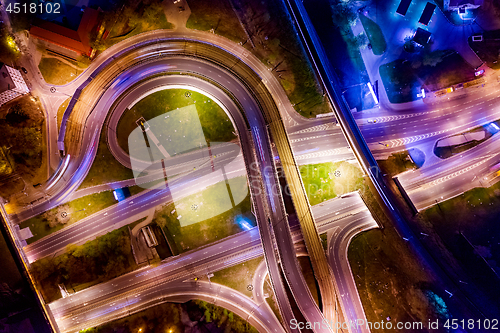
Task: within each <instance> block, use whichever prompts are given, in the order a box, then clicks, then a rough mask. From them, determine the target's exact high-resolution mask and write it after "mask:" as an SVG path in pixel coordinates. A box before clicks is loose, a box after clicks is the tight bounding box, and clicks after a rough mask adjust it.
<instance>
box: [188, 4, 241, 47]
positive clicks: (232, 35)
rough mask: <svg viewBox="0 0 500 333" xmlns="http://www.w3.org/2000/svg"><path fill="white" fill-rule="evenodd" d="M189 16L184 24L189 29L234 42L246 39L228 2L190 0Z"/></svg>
mask: <svg viewBox="0 0 500 333" xmlns="http://www.w3.org/2000/svg"><path fill="white" fill-rule="evenodd" d="M189 9H190V10H191V15H190V16H189V19H188V21H187V23H186V27H187V28H189V29H196V30H202V31H209V30H211V29H213V30H214V32H215V33H216V34H218V35H221V36H224V37H226V38H229V39H231V40H232V41H235V42H244V41H245V40H246V39H247V38H246V35H245V31H243V29H242V27H241V25H240V23H239V21H238V17H237V16H236V15H235V13H234V11H233V9H232V8H231V3H230V0H213V1H209V2H207V1H204V0H191V1H190V2H189Z"/></svg>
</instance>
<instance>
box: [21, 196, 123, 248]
mask: <svg viewBox="0 0 500 333" xmlns="http://www.w3.org/2000/svg"><path fill="white" fill-rule="evenodd" d="M115 203H116V200H115V198H114V197H113V193H112V191H104V192H100V193H94V194H91V195H87V196H84V197H82V198H79V199H75V200H73V201H70V202H68V203H65V204H63V205H60V206H58V207H55V208H52V209H51V210H49V211H46V212H45V213H42V214H40V215H37V216H35V217H32V218H30V219H29V220H26V221H24V222H22V223H21V224H20V227H21V229H22V228H26V227H29V228H30V230H31V232H32V233H33V237H31V238H28V239H27V240H26V241H27V243H28V244H31V243H33V242H35V241H37V240H39V239H42V238H43V237H45V236H48V235H50V234H52V233H54V232H56V231H58V230H61V229H63V228H65V227H67V226H69V225H72V224H73V223H76V222H78V221H80V220H81V219H83V218H85V217H87V216H90V215H92V214H94V213H96V212H98V211H100V210H103V209H105V208H107V207H109V206H111V205H114V204H115Z"/></svg>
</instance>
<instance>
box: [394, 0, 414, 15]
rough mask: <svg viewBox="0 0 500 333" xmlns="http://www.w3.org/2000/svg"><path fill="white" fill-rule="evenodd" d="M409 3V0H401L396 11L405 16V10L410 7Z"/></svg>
mask: <svg viewBox="0 0 500 333" xmlns="http://www.w3.org/2000/svg"><path fill="white" fill-rule="evenodd" d="M410 4H411V0H401V2H400V3H399V6H398V9H397V10H396V13H398V14H401V15H403V16H405V15H406V12H407V11H408V8H410Z"/></svg>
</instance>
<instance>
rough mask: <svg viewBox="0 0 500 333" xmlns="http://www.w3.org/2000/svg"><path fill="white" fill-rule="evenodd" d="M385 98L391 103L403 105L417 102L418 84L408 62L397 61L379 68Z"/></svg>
mask: <svg viewBox="0 0 500 333" xmlns="http://www.w3.org/2000/svg"><path fill="white" fill-rule="evenodd" d="M379 72H380V77H381V78H382V82H383V83H384V88H385V91H386V93H387V97H388V98H389V101H390V102H391V103H405V102H411V101H414V100H417V99H418V97H417V93H418V92H419V89H420V85H421V84H420V82H419V81H418V78H417V76H416V75H415V74H414V71H413V69H412V68H411V63H410V62H409V61H406V62H403V60H401V59H398V60H395V61H393V62H390V63H388V64H385V65H382V66H380V68H379Z"/></svg>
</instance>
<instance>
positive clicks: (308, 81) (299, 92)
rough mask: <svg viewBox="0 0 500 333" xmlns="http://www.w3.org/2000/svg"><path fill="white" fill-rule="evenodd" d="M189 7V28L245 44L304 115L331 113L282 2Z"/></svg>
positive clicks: (197, 1) (198, 1)
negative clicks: (212, 30) (209, 31)
mask: <svg viewBox="0 0 500 333" xmlns="http://www.w3.org/2000/svg"><path fill="white" fill-rule="evenodd" d="M189 6H190V9H191V16H190V17H189V20H188V22H187V27H188V28H191V29H197V30H204V31H207V30H210V29H214V32H215V33H216V34H219V35H221V36H225V37H227V38H229V39H231V40H233V41H235V42H242V45H244V46H245V47H247V48H248V50H250V51H251V52H252V53H254V54H255V55H256V56H257V57H258V58H259V59H260V60H261V61H262V62H263V63H264V64H265V65H267V66H268V67H269V68H272V69H273V71H272V73H273V74H274V75H275V77H276V79H278V81H279V82H280V84H281V86H282V87H283V89H284V90H285V92H286V93H287V95H288V98H289V99H290V102H291V103H292V104H293V105H294V107H295V109H296V111H297V112H299V113H300V114H301V115H303V116H304V117H315V116H316V115H317V114H321V113H327V112H331V109H330V106H329V103H328V101H327V99H326V97H324V96H323V91H322V90H321V88H320V86H319V85H318V84H317V82H316V78H315V76H314V72H313V70H312V67H311V65H310V63H309V60H308V58H307V56H306V54H305V52H304V49H303V47H302V44H301V42H300V40H299V39H298V37H297V35H296V33H295V30H294V27H293V22H291V20H290V18H289V15H288V14H287V10H286V9H285V7H284V4H283V3H282V2H280V1H261V2H255V1H247V0H242V1H238V3H237V4H234V10H233V8H231V4H230V0H217V1H210V2H206V1H203V0H193V1H191V2H190V3H189ZM244 29H246V33H245V31H244ZM247 34H248V36H250V39H251V40H248V37H247Z"/></svg>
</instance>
